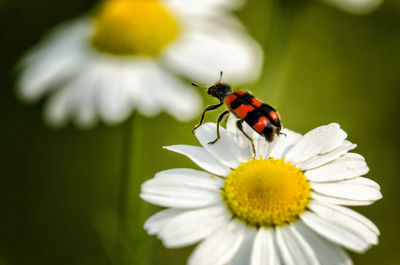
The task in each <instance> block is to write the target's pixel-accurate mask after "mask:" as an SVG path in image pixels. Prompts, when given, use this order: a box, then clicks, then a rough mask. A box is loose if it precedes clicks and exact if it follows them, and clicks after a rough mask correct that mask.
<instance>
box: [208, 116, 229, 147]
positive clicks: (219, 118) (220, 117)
mask: <svg viewBox="0 0 400 265" xmlns="http://www.w3.org/2000/svg"><path fill="white" fill-rule="evenodd" d="M226 114H229V110H227V111H224V112H222V114H221V115H219V117H218V121H217V138H216V139H215V140H214V141H211V142H209V143H208V144H215V143H216V142H217V141H218V140H219V138H221V136H220V135H219V123H220V122H221V121H222V119H223V118H224V116H225V115H226Z"/></svg>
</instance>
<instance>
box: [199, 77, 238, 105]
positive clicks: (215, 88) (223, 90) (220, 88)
mask: <svg viewBox="0 0 400 265" xmlns="http://www.w3.org/2000/svg"><path fill="white" fill-rule="evenodd" d="M221 79H222V71H221V72H220V77H219V80H218V81H217V82H215V83H213V84H211V85H209V86H208V87H203V86H200V85H198V84H196V83H192V85H193V86H197V87H202V88H204V89H206V90H207V93H208V94H209V95H211V96H213V97H215V98H217V99H219V100H220V101H223V100H224V99H225V98H226V97H227V96H229V95H230V94H231V93H232V90H231V87H230V85H228V84H225V83H221Z"/></svg>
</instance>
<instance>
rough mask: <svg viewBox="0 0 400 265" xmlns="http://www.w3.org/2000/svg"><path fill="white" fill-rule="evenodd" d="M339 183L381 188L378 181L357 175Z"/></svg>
mask: <svg viewBox="0 0 400 265" xmlns="http://www.w3.org/2000/svg"><path fill="white" fill-rule="evenodd" d="M340 183H341V184H354V185H363V186H368V187H371V188H375V189H377V190H380V189H381V186H379V184H378V183H376V182H375V181H373V180H372V179H369V178H365V177H357V178H353V179H348V180H343V181H341V182H340Z"/></svg>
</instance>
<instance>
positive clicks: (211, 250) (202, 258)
mask: <svg viewBox="0 0 400 265" xmlns="http://www.w3.org/2000/svg"><path fill="white" fill-rule="evenodd" d="M246 229H248V228H247V227H246V226H245V225H244V224H242V223H240V222H239V221H236V220H232V221H231V222H230V223H229V224H228V225H226V226H224V227H222V228H221V229H220V230H219V231H217V232H216V233H214V234H212V235H211V236H210V237H208V238H207V239H206V240H205V241H203V242H202V243H200V244H199V245H198V246H197V247H196V248H195V250H194V251H193V253H192V254H191V255H190V258H189V260H188V265H223V264H226V263H228V262H229V261H230V260H231V259H232V258H233V256H234V255H235V254H236V252H237V251H238V249H239V248H240V246H241V245H242V242H243V240H244V237H245V234H246Z"/></svg>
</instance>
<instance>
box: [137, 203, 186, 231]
mask: <svg viewBox="0 0 400 265" xmlns="http://www.w3.org/2000/svg"><path fill="white" fill-rule="evenodd" d="M183 211H184V210H181V209H174V208H170V209H166V210H162V211H159V212H158V213H156V214H154V215H153V216H151V217H150V218H149V219H147V220H146V222H145V223H144V229H146V230H147V233H149V234H150V235H155V234H158V233H159V232H160V231H161V229H162V228H163V227H164V226H165V225H166V224H167V223H168V222H169V221H170V220H171V219H173V218H174V217H176V216H178V215H179V214H181V213H182V212H183Z"/></svg>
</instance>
